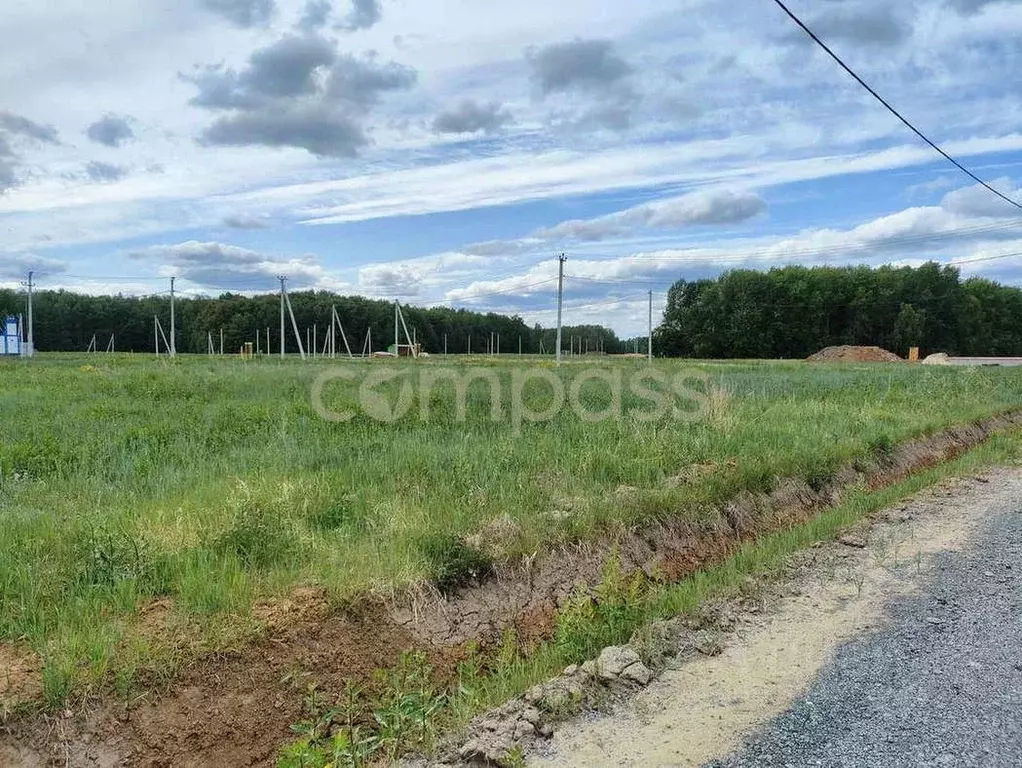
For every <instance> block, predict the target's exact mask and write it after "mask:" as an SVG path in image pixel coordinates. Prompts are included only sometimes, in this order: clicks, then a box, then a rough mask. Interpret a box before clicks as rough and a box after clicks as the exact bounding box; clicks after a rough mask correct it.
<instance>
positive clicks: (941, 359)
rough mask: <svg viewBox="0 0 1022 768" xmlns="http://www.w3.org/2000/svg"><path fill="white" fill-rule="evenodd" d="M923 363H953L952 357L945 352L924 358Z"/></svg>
mask: <svg viewBox="0 0 1022 768" xmlns="http://www.w3.org/2000/svg"><path fill="white" fill-rule="evenodd" d="M923 365H951V358H949V357H948V356H947V355H946V354H945V353H943V352H937V353H936V354H933V355H930V356H929V357H927V358H926V359H925V360H923Z"/></svg>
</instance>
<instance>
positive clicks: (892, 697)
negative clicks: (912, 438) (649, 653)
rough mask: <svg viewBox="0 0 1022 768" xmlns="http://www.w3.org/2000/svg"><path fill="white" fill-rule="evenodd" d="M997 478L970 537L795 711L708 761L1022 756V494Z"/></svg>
mask: <svg viewBox="0 0 1022 768" xmlns="http://www.w3.org/2000/svg"><path fill="white" fill-rule="evenodd" d="M998 479H1006V478H1004V477H1003V476H1002V477H1001V478H998V477H996V476H995V478H994V480H993V482H992V483H991V489H990V490H991V491H992V492H995V493H997V496H998V497H999V498H998V503H997V504H996V505H992V506H991V507H990V508H989V509H987V511H986V521H985V522H984V523H983V524H982V525H981V526H980V529H979V531H978V533H977V535H976V536H975V537H974V538H973V539H972V541H971V542H970V543H969V544H968V546H966V547H965V548H963V549H962V550H961V551H957V552H944V553H939V554H937V555H936V556H935V557H936V558H937V560H936V566H937V567H936V568H935V569H934V570H933V572H932V574H931V576H930V578H929V579H928V581H927V583H925V584H924V585H923V588H922V591H921V592H920V593H919V594H917V595H914V596H909V597H903V598H900V599H897V600H895V601H894V602H893V604H892V605H891V606H890V608H889V616H890V621H889V622H886V623H885V625H884V627H883V629H881V630H880V631H879V632H877V633H875V634H873V633H871V634H866V635H863V636H860V637H858V638H856V639H854V640H852V641H851V642H849V643H847V644H845V645H844V646H842V647H841V648H840V649H839V651H838V652H837V655H836V657H835V658H834V660H833V661H832V662H831V663H830V664H828V665H827V666H826V667H824V669H823V670H822V671H821V672H820V674H819V676H818V677H817V678H816V680H815V681H814V682H813V683H812V685H811V686H810V688H809V690H808V692H807V693H806V694H805V695H804V696H802V697H801V698H800V699H799V700H798V701H796V703H795V704H794V705H793V706H792V707H791V708H790V709H788V710H787V711H786V712H785V713H784V714H782V715H781V716H779V717H777V718H775V719H774V720H772V721H771V722H770V723H769V724H768V725H767V726H765V728H763V729H762V730H761V731H760V732H759V733H758V734H756V735H754V736H753V737H752V739H751V740H750V741H748V742H747V743H746V745H745V746H744V747H743V748H742V749H740V750H739V751H738V752H737V753H735V754H733V755H732V756H730V757H728V758H726V759H724V760H721V761H717V762H713V763H710V765H712V766H714V767H715V768H735V767H737V766H815V765H821V766H1019V765H1022V496H1020V495H1019V493H1018V491H1017V490H1016V491H1015V492H1010V490H1009V489H1008V488H1006V487H1005V486H1004V485H1001V484H999V483H998V482H997V481H998ZM1008 484H1009V485H1010V484H1011V483H1010V482H1009V483H1008ZM998 486H1000V487H998ZM1005 491H1009V492H1008V493H1005Z"/></svg>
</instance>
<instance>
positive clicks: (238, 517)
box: [213, 500, 295, 568]
mask: <svg viewBox="0 0 1022 768" xmlns="http://www.w3.org/2000/svg"><path fill="white" fill-rule="evenodd" d="M294 544H295V543H294V540H293V538H292V536H291V534H290V531H289V530H288V528H287V526H286V525H285V521H284V520H283V519H282V518H281V516H280V514H279V513H274V512H271V511H270V510H269V509H267V508H266V507H265V506H263V505H262V504H260V503H258V502H255V501H252V500H246V501H244V502H243V503H242V504H241V506H240V508H239V509H238V510H237V512H236V513H235V517H234V521H233V524H232V525H231V527H230V528H228V529H227V530H226V531H224V532H223V533H222V534H220V536H218V537H217V538H216V540H215V541H214V542H213V550H214V551H215V552H219V553H221V554H224V553H230V554H232V555H236V556H237V557H238V559H239V560H241V562H242V563H243V564H244V565H245V566H246V567H253V568H268V567H270V566H273V565H276V564H278V563H280V562H281V561H282V560H283V559H284V558H285V557H287V556H288V555H289V554H291V553H292V551H293V550H294Z"/></svg>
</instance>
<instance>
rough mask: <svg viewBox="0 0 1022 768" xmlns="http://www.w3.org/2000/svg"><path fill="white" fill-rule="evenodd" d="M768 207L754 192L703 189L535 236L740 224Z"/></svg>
mask: <svg viewBox="0 0 1022 768" xmlns="http://www.w3.org/2000/svg"><path fill="white" fill-rule="evenodd" d="M765 209H766V203H764V202H763V198H761V197H760V196H759V195H757V194H755V193H753V192H744V191H743V192H735V191H732V190H703V191H700V192H692V193H690V194H687V195H681V196H680V197H671V198H665V199H662V200H656V201H654V202H652V203H644V204H642V205H637V206H635V207H633V208H629V209H627V210H624V211H619V212H617V213H612V214H609V215H607V216H601V217H599V218H596V219H582V220H579V219H575V220H572V221H563V222H561V223H560V224H558V225H557V226H554V227H550V228H549V229H542V230H540V231H538V232H536V233H535V237H538V238H542V239H545V240H560V239H565V238H567V239H575V240H593V241H598V240H606V239H608V238H610V237H614V236H615V235H621V234H624V233H626V232H628V231H629V230H632V229H636V228H648V229H676V228H679V227H691V226H697V225H710V224H739V223H741V222H743V221H748V220H749V219H751V218H753V217H754V216H757V215H758V214H760V213H762V212H763V211H764V210H765Z"/></svg>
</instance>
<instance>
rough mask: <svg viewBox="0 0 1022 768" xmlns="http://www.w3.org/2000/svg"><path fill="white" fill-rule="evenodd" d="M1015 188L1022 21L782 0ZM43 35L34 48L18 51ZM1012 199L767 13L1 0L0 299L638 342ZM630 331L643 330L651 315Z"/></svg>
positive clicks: (936, 245) (563, 4)
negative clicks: (181, 303)
mask: <svg viewBox="0 0 1022 768" xmlns="http://www.w3.org/2000/svg"><path fill="white" fill-rule="evenodd" d="M789 5H790V7H791V8H792V10H793V11H794V12H795V13H796V14H798V15H799V16H800V17H801V18H802V19H803V20H804V21H805V22H806V23H807V24H809V26H810V27H812V28H813V29H814V30H815V31H816V32H817V33H818V34H819V35H820V37H821V38H822V39H824V40H825V41H826V42H827V43H828V44H829V45H830V46H831V47H832V48H833V49H834V50H835V52H837V53H838V55H840V56H841V57H842V58H843V59H844V60H845V61H846V62H847V63H848V64H849V65H850V66H851V67H853V68H854V69H855V70H856V71H857V72H858V73H859V74H860V75H861V76H862V77H863V78H864V79H866V80H867V82H869V83H870V84H871V85H873V86H874V87H875V88H876V89H877V90H878V91H879V92H880V93H881V94H882V95H883V96H884V97H885V98H887V99H888V100H889V101H890V102H892V103H893V104H894V105H895V106H896V107H897V108H898V109H899V110H900V111H901V112H902V113H903V114H905V115H906V116H907V117H908V118H909V119H910V120H911V121H912V122H913V123H914V124H915V125H916V126H918V127H919V128H920V129H921V130H922V131H923V132H924V133H926V134H927V135H928V136H929V137H930V138H931V139H933V140H935V141H937V142H938V143H939V144H941V146H943V147H944V148H945V149H946V150H947V151H949V152H950V153H952V154H953V155H954V156H955V157H956V158H958V159H959V160H960V161H962V162H963V163H964V164H966V165H967V166H968V167H969V168H970V169H972V170H973V171H975V172H976V173H977V174H978V175H979V176H980V177H982V178H983V179H985V180H987V181H989V182H990V183H991V184H992V185H993V186H995V187H996V188H997V189H998V190H1000V191H1002V192H1003V193H1005V194H1006V195H1008V196H1010V197H1013V198H1015V199H1022V191H1020V190H1019V185H1020V184H1022V171H1020V164H1022V88H1020V86H1019V85H1018V80H1017V77H1016V73H1017V72H1018V71H1019V69H1020V65H1022V2H1019V0H900V1H899V2H898V3H892V2H889V0H790V2H789ZM43 40H45V45H44V44H41V43H40V41H43ZM1020 213H1022V212H1020V211H1019V210H1017V209H1015V208H1013V207H1012V206H1010V205H1009V204H1007V203H1005V202H1004V201H1002V200H1000V199H999V198H998V197H996V196H995V195H993V194H991V193H990V192H989V191H988V190H985V189H983V188H981V187H979V186H977V185H976V184H975V183H974V182H973V181H971V180H970V179H969V178H968V177H966V176H964V175H963V174H962V173H961V172H960V171H958V170H957V169H955V168H954V167H953V166H952V165H950V164H949V163H948V162H947V161H946V160H944V159H942V158H941V157H940V156H939V155H937V154H936V153H935V152H934V151H933V150H932V149H930V148H929V147H927V146H926V145H925V144H924V143H923V142H921V141H920V140H919V139H918V138H917V137H915V136H914V135H913V134H912V133H911V132H910V131H909V130H908V129H907V128H905V126H904V125H902V124H901V123H900V122H899V121H898V120H897V119H896V118H895V117H893V116H892V115H891V114H890V113H888V112H887V111H886V110H884V109H883V107H882V106H881V105H880V104H878V103H877V102H876V101H874V100H873V99H872V97H870V96H869V95H868V94H867V93H866V92H865V91H864V90H863V89H861V88H860V87H859V86H858V85H856V83H855V82H854V81H853V80H852V79H851V78H849V77H848V76H847V74H845V73H844V72H843V71H841V70H840V68H839V67H838V66H837V64H836V63H835V62H834V61H832V60H831V59H829V58H828V57H827V56H826V54H825V53H823V52H822V51H821V50H820V49H819V48H817V47H816V46H815V45H814V44H813V43H812V42H811V41H810V40H809V39H808V38H807V37H806V36H805V35H804V34H803V33H802V32H801V31H800V30H799V29H798V28H797V27H796V26H794V24H792V22H791V21H790V19H788V18H787V17H786V16H785V15H784V13H783V12H782V11H781V10H780V9H779V8H778V7H777V6H776V5H775V3H774V2H772V1H771V0H742V2H738V3H734V2H724V1H723V0H681V1H679V0H671V1H668V0H631V2H628V3H619V2H615V3H611V2H600V3H597V2H593V1H592V0H559V2H556V3H552V2H550V1H549V0H516V2H514V3H494V2H489V1H486V0H175V1H174V2H170V1H169V0H157V1H156V2H147V3H139V2H137V0H105V2H103V3H98V4H94V3H88V4H83V3H81V2H79V0H47V2H38V0H4V13H3V22H2V23H0V234H2V237H0V286H4V287H13V286H17V285H19V284H20V283H21V281H23V280H25V279H26V278H27V274H28V271H29V270H32V271H34V272H35V276H34V280H35V282H36V284H37V285H38V286H39V287H40V288H65V289H68V290H76V291H82V292H88V293H125V294H137V295H148V294H155V293H161V292H165V291H167V290H168V288H169V278H170V277H171V276H174V277H176V278H177V288H178V290H179V291H181V292H182V293H184V294H186V295H206V296H216V295H219V294H220V293H223V292H227V291H231V292H244V293H256V292H271V291H275V290H276V289H277V287H278V285H279V283H278V281H277V279H276V276H277V275H280V274H284V275H287V276H288V286H289V288H290V290H292V291H294V290H302V289H309V288H315V289H324V290H331V291H336V292H339V293H344V294H361V295H366V296H373V297H381V298H388V299H397V300H399V301H402V302H407V303H411V304H416V305H450V306H458V307H466V308H473V309H479V310H484V311H498V312H506V313H513V314H518V315H521V316H522V317H523V318H525V319H526V320H527V321H528V322H530V323H541V324H543V325H547V326H549V325H552V324H553V323H554V322H555V318H556V291H557V269H558V262H557V258H556V257H557V255H559V254H562V253H563V254H564V255H565V256H566V257H567V261H566V263H565V294H564V297H565V298H564V307H565V308H564V322H565V323H566V324H581V323H601V324H604V325H607V326H610V327H612V328H614V329H615V330H616V331H617V332H618V333H619V334H620V335H622V336H625V337H627V336H632V335H645V333H646V327H647V321H648V320H647V316H648V294H649V291H652V292H653V301H654V311H655V315H659V313H660V312H661V311H662V307H663V305H664V302H665V299H666V291H667V289H668V288H669V287H670V285H671V284H672V283H674V282H675V281H676V280H678V279H679V278H685V279H697V278H703V277H711V276H714V275H718V274H720V273H721V272H723V271H725V270H728V269H734V268H755V269H769V268H770V267H774V266H780V265H785V264H806V265H816V264H830V265H843V264H872V265H876V264H885V263H894V264H919V263H922V262H924V261H926V260H936V261H940V262H945V263H955V264H957V265H958V266H959V267H960V269H961V270H962V272H963V274H964V275H966V276H973V275H978V276H983V277H988V278H991V279H996V280H999V281H1002V282H1005V283H1008V284H1018V283H1019V282H1022V255H1015V254H1022V230H1020V229H1019V224H1020V222H1022V218H1020ZM655 321H656V317H655V318H654V322H655Z"/></svg>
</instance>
